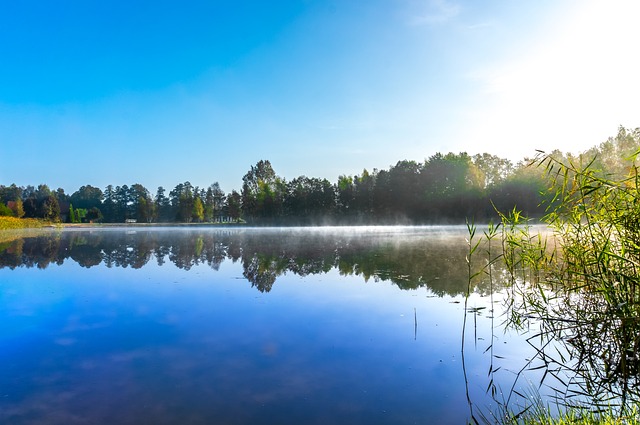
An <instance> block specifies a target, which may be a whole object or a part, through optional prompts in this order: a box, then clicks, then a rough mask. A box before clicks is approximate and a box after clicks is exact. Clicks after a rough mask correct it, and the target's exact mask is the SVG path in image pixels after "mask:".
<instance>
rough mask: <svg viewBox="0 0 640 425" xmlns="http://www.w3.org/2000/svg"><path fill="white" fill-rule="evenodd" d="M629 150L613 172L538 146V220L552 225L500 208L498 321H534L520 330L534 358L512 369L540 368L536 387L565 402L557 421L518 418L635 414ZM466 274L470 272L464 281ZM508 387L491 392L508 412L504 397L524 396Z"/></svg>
mask: <svg viewBox="0 0 640 425" xmlns="http://www.w3.org/2000/svg"><path fill="white" fill-rule="evenodd" d="M638 153H640V151H639V152H636V154H634V155H633V156H632V157H630V158H628V167H627V173H626V175H623V176H620V175H610V174H606V173H605V172H604V171H603V170H600V169H598V168H597V167H596V166H595V165H594V164H596V161H595V159H594V158H592V159H590V160H585V159H584V158H582V157H579V158H576V159H569V160H566V159H558V158H556V157H554V156H553V155H546V154H544V153H542V152H541V153H540V155H539V156H538V157H536V159H535V161H534V162H533V165H534V166H538V167H542V168H543V169H544V170H545V173H546V176H547V177H548V179H549V186H548V192H547V194H546V195H547V196H546V199H548V200H549V201H548V204H547V214H546V216H545V217H544V219H543V221H544V222H545V223H546V224H547V225H548V229H550V231H551V232H552V233H551V234H546V233H545V232H541V231H540V229H539V228H534V227H532V226H531V225H530V223H529V222H528V220H526V218H524V217H523V216H522V215H521V214H520V213H519V212H518V211H517V210H515V209H514V210H512V211H510V212H508V213H501V219H502V223H501V230H502V233H501V239H502V254H501V257H502V260H503V263H504V267H505V268H506V270H507V276H506V280H508V282H509V289H508V291H509V296H508V298H507V300H508V305H507V311H508V315H507V322H508V324H509V325H511V326H513V327H517V328H529V327H534V326H538V328H539V331H538V332H537V333H535V335H533V336H532V337H530V338H529V340H530V342H531V344H532V346H535V347H536V349H537V355H536V358H535V359H529V360H528V361H527V362H526V365H525V366H524V367H523V370H522V371H521V372H522V373H524V372H525V371H526V370H535V369H538V370H539V369H544V373H543V375H542V378H541V379H540V382H539V388H542V387H543V386H545V387H546V389H547V390H550V391H551V392H552V394H553V396H552V398H554V399H555V402H556V403H557V405H558V406H561V407H562V408H563V409H568V410H560V412H561V415H560V416H559V418H560V419H559V420H558V421H557V422H543V421H541V422H526V423H569V422H566V421H565V420H568V419H570V418H571V417H570V416H567V415H571V414H574V413H575V412H581V414H585V412H590V413H589V414H591V415H592V416H590V417H591V418H592V419H593V418H597V417H598V416H597V415H598V414H600V413H601V412H603V411H604V412H608V416H607V417H609V418H611V420H610V421H609V422H595V419H593V421H591V422H589V421H587V422H584V421H578V422H577V423H622V422H615V420H617V419H616V418H626V417H629V415H631V416H632V417H634V418H635V419H636V420H637V417H638V416H637V409H636V406H637V403H638V402H639V400H640V357H639V353H640V199H638V198H639V196H638V181H639V178H640V177H639V175H638V166H637V165H636V157H637V155H638ZM470 233H472V232H470ZM488 259H489V260H490V259H491V257H488ZM487 270H488V271H489V272H490V270H491V267H488V268H487ZM475 276H476V275H475V274H472V273H470V274H469V278H470V280H471V279H473V278H474V277H475ZM492 278H493V276H492ZM534 360H535V361H534ZM519 375H520V374H518V375H517V376H516V380H517V379H518V378H519ZM514 391H515V390H514V388H512V389H511V391H510V392H509V393H508V394H507V396H506V398H505V399H504V400H501V402H502V403H503V404H504V406H506V410H507V411H509V412H511V411H512V410H511V409H513V405H514V403H513V399H512V396H517V397H520V399H522V400H525V399H526V398H527V397H525V396H524V395H523V394H518V393H515V395H514ZM516 404H517V403H516ZM538 407H539V406H538ZM532 408H534V410H536V408H537V407H536V406H535V403H534V404H532V403H529V404H528V405H524V406H523V407H522V409H521V410H520V411H519V412H514V413H512V414H511V416H513V417H514V418H519V417H520V416H521V415H522V414H524V413H525V412H527V411H529V410H530V409H532ZM537 411H538V412H541V410H540V409H539V408H537ZM594 415H595V416H594ZM534 416H535V415H534ZM585 417H586V416H585ZM474 420H475V418H474ZM590 420H591V419H590ZM598 420H599V419H598ZM563 421H564V422H563ZM508 423H521V422H519V421H515V422H514V421H511V422H508ZM570 423H573V422H570ZM624 423H627V422H624Z"/></svg>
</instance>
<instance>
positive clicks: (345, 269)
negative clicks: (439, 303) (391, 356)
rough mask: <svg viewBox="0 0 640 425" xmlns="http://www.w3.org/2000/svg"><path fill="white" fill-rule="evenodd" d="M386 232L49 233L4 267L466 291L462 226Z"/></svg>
mask: <svg viewBox="0 0 640 425" xmlns="http://www.w3.org/2000/svg"><path fill="white" fill-rule="evenodd" d="M386 229H387V230H386V231H385V228H384V227H381V228H364V229H359V230H354V228H347V227H345V228H317V229H223V230H219V229H204V228H201V229H189V230H177V229H169V228H165V229H152V230H146V229H136V230H135V231H122V230H115V229H98V230H63V231H51V232H49V233H45V234H41V235H37V236H33V237H24V238H23V237H16V238H15V239H14V240H12V241H9V242H5V243H3V244H2V245H0V267H9V268H16V267H39V268H46V267H48V266H49V265H50V264H51V263H56V264H62V263H63V262H65V261H68V260H73V261H75V262H76V263H78V264H79V265H81V266H82V267H93V266H97V265H99V264H104V265H105V266H107V267H131V268H134V269H138V268H142V267H144V266H145V265H146V264H147V263H149V262H150V261H152V260H155V261H156V262H157V264H158V265H163V264H165V263H166V261H167V259H168V260H169V261H170V262H171V263H172V264H173V265H175V266H176V267H178V268H180V269H185V270H189V269H190V268H192V267H193V266H196V265H202V264H206V265H208V266H209V267H211V268H212V269H215V270H217V269H218V268H219V267H220V265H221V264H222V263H223V262H224V261H225V260H228V261H233V262H237V261H240V262H241V264H242V266H243V269H244V271H243V276H244V277H245V278H246V279H247V280H248V281H249V282H250V283H251V284H252V286H254V287H255V288H256V289H258V290H259V291H261V292H269V291H270V290H271V289H272V288H273V285H274V284H275V283H276V281H277V278H278V277H279V276H281V275H283V274H284V273H294V274H296V275H298V276H308V275H313V274H320V273H327V272H329V271H330V270H332V269H337V270H338V271H339V272H340V273H341V274H342V275H356V276H362V277H363V278H364V279H365V280H367V281H368V280H369V279H373V280H376V281H378V280H381V281H390V282H393V283H394V284H395V285H397V286H398V287H399V288H401V289H415V288H419V287H428V288H429V289H430V290H431V291H433V292H434V293H435V294H437V295H445V294H448V295H453V296H455V295H459V294H462V293H464V291H466V275H465V268H464V267H461V266H457V265H458V264H460V265H462V264H464V258H465V252H464V250H465V247H464V243H463V242H464V229H463V228H460V227H447V228H445V229H444V230H446V231H443V228H439V227H432V228H428V227H407V228H386ZM398 229H400V230H398ZM398 232H400V233H398ZM399 234H400V236H398V235H399ZM480 286H481V287H480V288H479V290H480V291H485V292H486V290H487V288H484V287H482V284H481V285H480Z"/></svg>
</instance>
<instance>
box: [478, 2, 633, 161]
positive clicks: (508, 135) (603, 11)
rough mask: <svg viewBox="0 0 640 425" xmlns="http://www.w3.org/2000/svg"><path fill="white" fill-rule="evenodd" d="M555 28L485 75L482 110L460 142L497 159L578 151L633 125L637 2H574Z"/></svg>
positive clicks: (483, 74)
mask: <svg viewBox="0 0 640 425" xmlns="http://www.w3.org/2000/svg"><path fill="white" fill-rule="evenodd" d="M580 5H581V7H580V9H578V10H575V11H573V13H572V15H571V16H566V17H565V18H564V19H563V20H562V25H561V26H560V27H557V26H555V27H552V28H541V29H540V34H538V35H537V36H538V37H539V41H538V42H537V43H535V44H534V47H533V48H532V49H531V50H530V51H525V52H522V53H521V54H520V55H519V57H517V58H514V59H511V60H508V61H506V62H504V63H503V64H500V65H498V66H496V67H494V68H493V69H492V70H488V71H485V72H484V73H482V74H481V75H480V81H481V82H482V83H483V84H484V93H483V97H482V101H483V102H484V103H483V108H481V109H480V110H479V111H478V110H476V111H469V113H470V122H469V132H468V134H467V135H466V137H467V140H473V139H475V140H477V141H478V143H479V144H480V147H479V150H484V151H490V152H494V151H495V152H504V156H516V157H520V158H521V157H522V156H525V155H532V154H533V153H534V149H543V150H552V149H556V148H557V149H561V150H563V151H565V152H574V153H577V152H580V151H583V150H585V149H587V148H589V147H591V146H593V145H595V144H598V143H600V142H602V141H604V140H605V139H606V138H607V137H608V136H612V135H615V133H616V130H617V127H618V125H624V126H626V127H637V126H640V102H638V101H637V99H638V98H640V80H639V79H638V75H640V73H639V71H640V57H639V56H638V55H637V53H636V52H637V41H638V40H640V27H639V26H637V24H636V22H635V19H636V17H637V16H639V15H640V3H636V2H631V1H622V0H609V1H598V0H594V1H591V2H589V3H587V2H585V3H580Z"/></svg>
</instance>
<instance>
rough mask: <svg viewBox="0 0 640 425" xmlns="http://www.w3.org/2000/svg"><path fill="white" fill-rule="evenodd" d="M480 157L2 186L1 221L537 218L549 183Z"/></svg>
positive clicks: (523, 168)
mask: <svg viewBox="0 0 640 425" xmlns="http://www.w3.org/2000/svg"><path fill="white" fill-rule="evenodd" d="M639 145H640V129H635V130H627V129H625V128H622V127H621V128H620V129H619V131H618V134H617V135H616V137H612V138H609V139H608V140H607V141H606V142H604V143H602V144H600V145H598V146H596V147H594V148H592V149H591V150H589V151H587V152H586V153H585V154H583V155H582V156H580V157H576V156H572V155H571V154H563V153H562V152H560V151H556V152H554V155H555V156H556V157H558V158H559V159H560V160H561V161H563V162H564V161H572V162H576V161H582V160H583V158H585V159H584V160H585V161H592V160H595V164H596V165H597V167H596V168H598V169H600V170H601V171H602V172H603V173H612V174H624V173H625V170H628V167H629V166H630V163H629V162H628V161H625V160H623V159H621V158H628V157H630V156H631V155H632V154H634V153H635V152H636V151H637V149H638V148H639ZM529 163H530V160H528V159H526V158H525V159H523V160H522V161H520V162H518V163H517V164H513V163H512V162H511V161H510V160H508V159H505V158H500V157H498V156H495V155H491V154H488V153H484V154H478V155H474V156H470V155H468V154H467V153H464V152H463V153H458V154H455V153H448V154H441V153H437V154H435V155H433V156H431V157H430V158H428V159H427V160H425V161H424V162H420V163H419V162H416V161H399V162H398V163H397V164H395V165H393V166H391V167H389V169H387V170H376V169H374V170H373V171H371V172H369V171H367V170H366V169H365V170H363V171H362V173H361V174H358V175H354V176H350V175H341V176H339V178H338V181H336V182H333V183H332V182H330V181H328V180H327V179H320V178H315V177H307V176H300V177H296V178H294V179H293V180H291V181H287V180H285V179H284V178H282V177H280V176H278V175H277V174H276V172H275V170H274V169H273V167H272V165H271V163H270V162H269V161H268V160H262V161H259V162H258V163H257V164H256V165H255V166H252V167H251V168H250V169H249V171H248V172H247V173H246V174H245V175H244V177H243V179H242V189H241V191H240V192H237V191H235V190H233V191H231V193H228V194H225V192H224V191H223V190H222V189H221V188H220V185H219V184H218V183H213V184H211V185H210V186H209V187H206V188H200V187H198V186H195V187H194V186H193V185H192V184H191V183H190V182H188V181H187V182H184V183H180V184H178V185H176V186H175V187H174V188H173V189H172V190H170V191H169V192H168V193H167V190H166V189H165V188H163V187H162V186H161V187H159V188H158V189H157V190H156V193H155V195H152V194H151V192H150V191H149V190H148V189H147V188H145V187H144V186H143V185H141V184H137V183H136V184H133V185H131V186H128V185H123V186H116V187H114V186H112V185H109V186H107V187H106V188H105V189H104V191H103V190H101V189H100V188H97V187H93V186H90V185H86V186H82V187H80V189H78V190H77V191H76V192H74V193H73V194H71V195H67V194H66V193H65V191H64V190H63V189H61V188H60V189H57V190H51V189H50V188H49V187H48V186H47V185H44V184H42V185H40V186H38V187H37V188H35V187H33V186H27V187H19V186H16V185H15V184H12V185H10V186H3V185H0V215H11V216H15V217H28V218H43V219H47V220H51V221H65V222H72V223H73V222H108V223H123V222H127V221H135V222H139V223H153V222H158V223H167V222H181V223H190V222H196V223H204V222H221V221H231V222H238V221H241V220H244V221H246V222H249V223H252V224H265V225H266V224H290V225H292V224H301V225H305V224H354V223H357V224H374V223H378V224H390V223H407V224H409V223H442V222H448V223H457V222H463V221H464V220H465V219H474V220H476V221H484V220H488V219H491V218H492V217H495V215H496V209H498V210H500V211H508V210H511V209H513V208H517V209H518V210H520V211H522V212H523V213H524V214H526V215H527V216H529V217H539V216H541V215H542V214H544V211H545V202H551V201H552V200H551V199H545V193H544V190H545V188H547V187H548V184H547V183H548V182H547V181H546V180H545V179H546V178H547V177H545V176H546V174H545V173H544V172H543V170H539V169H536V168H535V167H529V166H528V164H529Z"/></svg>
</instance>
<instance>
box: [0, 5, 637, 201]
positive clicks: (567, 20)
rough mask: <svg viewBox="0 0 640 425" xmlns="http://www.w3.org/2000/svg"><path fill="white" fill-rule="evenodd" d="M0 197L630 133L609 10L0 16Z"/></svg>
mask: <svg viewBox="0 0 640 425" xmlns="http://www.w3.org/2000/svg"><path fill="white" fill-rule="evenodd" d="M1 6H2V12H1V13H0V58H2V59H1V61H2V65H1V66H0V148H1V151H0V159H1V161H2V162H1V163H2V166H0V184H5V185H7V184H11V183H16V184H18V185H28V184H32V185H38V184H40V183H46V184H48V185H49V186H50V187H51V188H57V187H62V188H64V189H65V190H66V192H67V193H72V192H74V191H75V190H77V189H78V187H79V186H81V185H86V184H91V185H93V186H97V187H100V188H102V189H104V187H105V186H106V185H107V184H113V185H114V186H115V185H122V184H128V185H131V184H133V183H141V184H143V185H144V186H146V187H147V188H148V189H149V190H150V191H151V192H155V190H156V188H157V187H158V186H164V187H165V188H166V189H172V188H173V186H175V185H176V184H178V183H181V182H184V181H186V180H189V181H190V182H191V183H192V184H193V185H197V186H201V187H203V186H208V185H209V184H211V183H213V182H215V181H218V182H219V183H220V184H221V186H222V189H223V190H225V191H226V192H230V191H231V190H232V189H236V190H239V189H240V187H241V179H242V176H243V175H244V174H245V173H246V172H247V170H248V169H249V167H250V166H251V165H254V164H255V163H256V162H257V161H258V160H260V159H269V160H270V161H271V163H272V165H273V167H274V169H275V171H276V172H277V173H278V174H279V175H280V176H282V177H284V178H286V179H288V180H290V179H293V178H295V177H297V176H300V175H303V174H304V175H307V176H310V177H322V178H327V179H329V180H330V181H332V182H335V181H336V180H337V178H338V176H339V175H340V174H347V175H353V174H359V173H360V172H361V171H362V170H363V169H364V168H367V169H368V170H372V169H373V168H378V169H386V168H388V167H389V166H391V165H393V164H395V163H396V162H397V161H398V160H403V159H412V160H416V161H423V160H425V159H426V158H428V157H430V156H431V155H433V154H435V153H436V152H450V151H451V152H461V151H465V152H468V153H469V154H475V153H482V152H489V153H492V154H496V155H499V156H503V157H507V158H510V159H512V160H513V161H518V160H520V159H522V158H524V157H525V156H532V155H533V154H534V153H535V149H543V150H552V149H556V148H557V149H561V150H563V151H569V152H574V153H577V152H580V151H582V150H585V149H587V148H589V147H591V146H593V145H596V144H598V143H600V142H602V141H604V140H606V138H607V137H609V136H612V135H615V133H616V131H617V127H618V126H619V125H623V126H625V127H634V128H635V127H638V126H640V102H638V101H637V99H638V98H640V80H639V79H638V78H637V75H638V68H639V65H640V58H639V57H638V55H637V41H638V40H640V28H639V27H638V26H637V24H636V22H635V18H636V17H637V16H639V14H640V6H639V5H638V3H637V2H635V1H631V0H629V1H622V0H607V1H595V0H522V1H513V0H487V1H483V2H477V1H470V0H460V1H456V0H367V1H364V0H358V1H356V0H339V1H338V0H336V1H332V0H326V1H318V0H287V1H277V2H264V1H248V0H247V1H243V0H238V1H217V0H211V1H182V2H176V1H163V0H155V1H127V2H124V1H119V0H113V1H109V2H98V1H86V0H78V1H65V0H61V1H57V2H53V1H41V0H39V1H30V0H25V1H19V2H9V1H3V2H1Z"/></svg>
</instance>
